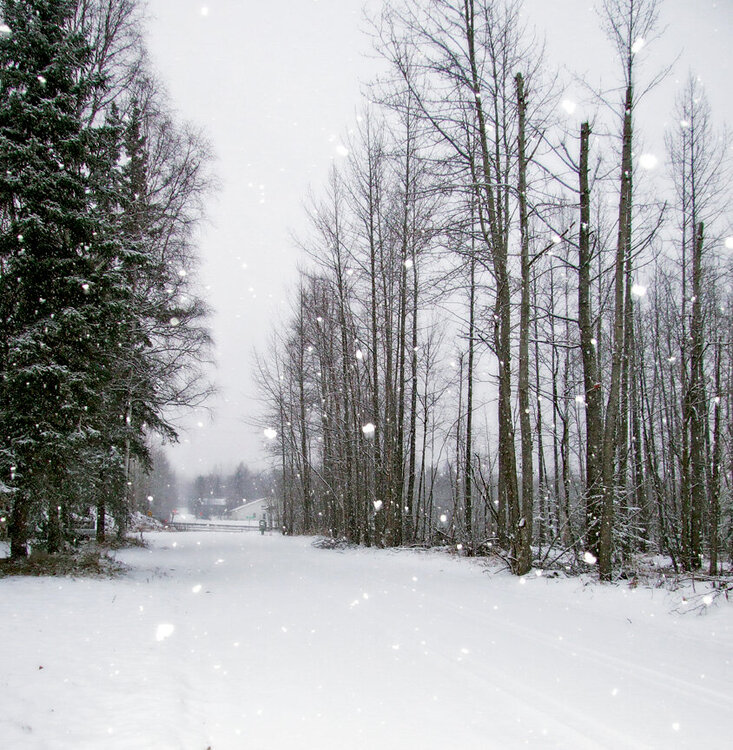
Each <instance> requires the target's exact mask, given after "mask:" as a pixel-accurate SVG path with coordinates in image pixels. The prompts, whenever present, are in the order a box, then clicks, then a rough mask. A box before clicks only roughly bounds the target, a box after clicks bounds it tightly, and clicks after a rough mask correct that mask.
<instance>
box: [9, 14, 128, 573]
mask: <svg viewBox="0 0 733 750" xmlns="http://www.w3.org/2000/svg"><path fill="white" fill-rule="evenodd" d="M73 10H74V3H73V2H70V1H68V0H66V1H65V0H18V1H16V2H10V0H3V2H1V3H0V13H1V14H2V18H3V20H4V22H5V24H6V26H7V28H8V29H9V31H6V33H5V34H4V35H3V38H2V39H0V299H1V300H2V301H1V302H0V375H1V380H0V404H1V405H2V406H0V430H1V432H0V439H1V441H2V442H1V443H0V446H1V447H0V476H2V478H3V481H4V483H5V484H6V485H7V487H8V489H9V491H10V498H11V499H10V510H11V514H10V536H11V556H12V557H16V558H17V557H24V556H26V555H27V552H28V548H27V542H28V540H29V537H30V536H31V535H32V533H33V530H34V527H35V525H36V523H37V522H38V521H39V520H40V519H41V517H42V515H43V510H44V508H43V506H44V504H46V503H47V504H48V514H47V524H48V525H49V526H50V527H55V526H56V525H57V524H56V523H55V521H56V518H57V515H58V512H59V511H58V508H59V506H58V505H57V499H58V496H59V495H60V493H61V490H62V487H63V486H64V483H65V479H66V478H67V477H66V471H65V467H66V466H67V464H68V459H69V457H70V456H72V455H76V454H77V453H78V452H79V451H80V450H88V449H89V445H90V438H91V437H93V436H94V435H95V434H98V433H99V428H100V427H101V420H100V414H101V413H102V411H103V408H102V407H103V403H104V400H105V398H106V394H107V390H106V389H105V387H104V386H105V383H106V382H107V381H108V380H109V375H110V373H109V366H108V359H109V351H110V348H111V346H112V344H113V342H114V340H115V339H116V338H117V336H118V331H119V328H118V325H117V324H118V314H119V313H120V311H121V310H123V309H124V285H123V284H122V281H123V278H122V275H121V269H122V266H123V265H124V263H123V262H122V261H121V260H120V258H119V256H118V253H117V248H116V247H115V243H113V242H111V241H110V239H111V233H110V232H109V231H107V230H106V229H105V227H104V223H103V221H102V219H101V211H100V210H99V199H100V197H101V196H100V190H99V189H95V186H94V184H93V179H92V178H93V176H94V175H95V169H94V156H95V151H96V150H97V148H98V147H99V144H100V140H99V139H100V137H101V136H102V134H103V133H104V131H103V130H97V131H95V130H93V129H92V128H90V127H88V126H85V125H84V124H83V122H82V120H81V112H82V111H83V109H84V106H85V104H86V102H87V101H88V100H89V98H90V97H91V96H92V94H93V92H94V91H95V90H96V89H97V88H98V87H99V86H101V85H102V83H101V81H99V80H96V79H94V78H90V77H85V75H84V74H83V70H84V69H85V64H86V62H87V60H88V58H89V54H90V50H89V47H88V45H87V44H86V42H85V40H84V38H82V37H81V36H80V35H78V34H76V33H74V32H73V31H71V30H70V29H71V24H70V20H71V17H72V13H73ZM96 174H97V175H99V174H100V171H99V169H97V171H96ZM54 535H55V532H54Z"/></svg>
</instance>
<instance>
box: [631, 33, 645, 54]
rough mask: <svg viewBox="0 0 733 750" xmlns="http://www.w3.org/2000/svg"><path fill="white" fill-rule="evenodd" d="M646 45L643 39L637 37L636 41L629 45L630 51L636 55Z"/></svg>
mask: <svg viewBox="0 0 733 750" xmlns="http://www.w3.org/2000/svg"><path fill="white" fill-rule="evenodd" d="M645 44H646V41H645V40H644V38H643V37H638V38H637V40H636V41H635V42H634V43H633V44H632V45H631V51H632V52H633V53H634V54H636V53H637V52H640V51H641V49H642V48H643V47H644V45H645Z"/></svg>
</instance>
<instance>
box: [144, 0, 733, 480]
mask: <svg viewBox="0 0 733 750" xmlns="http://www.w3.org/2000/svg"><path fill="white" fill-rule="evenodd" d="M372 3H373V4H374V5H377V4H378V3H377V1H376V0H372ZM147 4H148V15H149V17H150V18H149V23H148V31H149V47H150V52H151V57H152V59H153V63H154V65H155V67H156V69H157V70H158V72H159V74H160V76H161V78H162V80H163V82H164V83H165V84H166V86H167V87H168V90H169V92H170V94H171V98H172V101H173V105H174V107H175V108H176V110H177V111H178V112H179V114H180V116H181V117H183V118H185V119H187V120H191V121H193V122H195V123H196V124H198V125H200V126H201V127H202V128H203V129H204V130H205V131H206V133H207V135H208V137H209V139H210V141H211V143H212V146H213V149H214V152H215V154H216V157H217V163H216V165H215V168H216V172H217V174H218V176H219V178H220V180H221V183H222V190H221V192H220V194H219V196H218V197H217V198H216V199H214V200H213V201H212V203H211V207H210V211H209V215H210V224H209V226H207V227H206V228H205V229H204V231H203V233H202V238H201V260H202V269H201V271H202V281H203V284H204V285H205V286H206V287H207V289H208V290H207V292H206V295H207V297H208V300H209V302H210V304H211V305H212V307H213V308H214V310H215V314H214V316H213V318H212V321H211V327H212V331H213V334H214V337H215V340H216V345H217V346H216V359H217V364H218V368H217V371H216V373H215V379H216V381H217V383H218V385H219V388H220V395H219V396H218V397H217V398H216V399H214V400H213V401H212V403H211V406H212V407H213V419H212V418H211V417H210V416H209V415H208V414H205V413H201V414H197V415H195V416H194V417H193V419H192V420H189V423H190V427H189V428H188V429H187V430H186V431H185V432H184V433H182V435H181V443H180V444H179V445H177V446H175V447H173V448H171V450H170V452H169V455H170V457H171V460H172V462H173V465H174V468H175V469H176V470H177V471H179V472H181V473H182V474H185V475H186V476H189V477H190V476H194V475H196V474H198V473H203V472H206V471H209V470H210V469H211V468H213V467H214V466H219V467H220V468H222V469H224V470H229V469H231V468H232V467H233V466H234V465H235V464H236V463H237V462H238V461H240V460H241V461H244V462H245V463H248V464H250V465H252V466H255V465H263V458H264V453H263V451H262V447H263V445H264V443H265V442H266V439H265V438H264V436H263V435H262V433H261V431H259V430H256V429H254V428H252V427H249V426H248V425H247V424H245V419H246V418H247V417H249V416H251V415H252V414H253V413H255V412H256V411H257V408H258V407H257V404H256V402H255V400H254V399H255V396H256V391H255V386H254V383H253V378H252V351H253V350H254V349H255V348H258V349H259V350H262V349H263V348H264V347H265V345H266V342H267V337H268V334H269V333H270V331H271V330H272V329H273V327H274V324H275V322H276V321H277V320H279V319H281V318H282V317H285V316H286V313H287V303H286V301H285V300H286V296H287V289H288V287H289V286H291V285H292V283H293V282H294V280H295V279H296V269H297V264H298V261H299V258H300V253H299V251H298V250H297V249H296V248H295V246H294V243H293V241H292V239H291V235H292V232H293V231H296V232H299V231H302V230H303V228H304V211H303V203H304V201H305V199H306V197H307V194H308V191H309V188H313V189H314V190H318V188H319V186H320V185H322V184H323V183H324V182H325V179H326V176H327V173H328V169H329V167H330V164H331V162H332V160H334V159H336V160H339V159H342V158H343V157H341V156H340V155H339V151H338V150H337V147H338V146H339V145H340V144H341V142H342V141H341V137H343V136H345V134H346V132H347V131H348V129H349V127H351V125H352V123H353V122H354V119H355V115H356V112H357V110H358V108H359V106H360V102H361V99H360V82H361V81H366V80H368V79H369V78H370V77H371V75H372V73H373V72H374V71H375V70H376V68H377V63H376V62H375V60H373V59H369V55H370V54H373V53H371V51H370V41H369V39H368V38H366V36H365V35H364V34H363V33H362V29H363V27H364V23H363V20H362V19H363V14H362V5H363V2H362V0H279V2H272V3H270V2H263V1H262V0H148V2H147ZM525 9H526V12H527V15H528V17H529V19H530V20H531V21H532V22H533V23H536V25H537V26H538V28H539V29H540V30H541V29H546V34H547V48H548V52H549V55H550V57H551V58H553V59H560V60H561V61H562V62H563V63H564V65H565V66H566V67H568V68H569V69H571V70H573V71H574V72H576V73H578V74H581V75H587V76H588V81H589V82H591V83H597V82H599V81H600V80H601V79H602V81H603V83H604V84H605V85H609V86H610V85H611V84H612V82H613V80H614V78H613V72H614V70H615V67H614V59H613V57H614V56H613V50H612V49H611V47H610V45H608V43H607V42H606V41H605V40H604V38H603V36H602V35H601V33H600V32H599V31H598V28H597V21H596V16H595V14H594V12H593V1H592V0H525ZM662 18H663V23H664V24H666V25H667V29H666V31H665V34H664V36H663V38H662V39H661V40H660V41H659V42H658V43H656V44H655V47H653V48H651V50H650V54H651V55H652V57H651V58H650V61H649V68H648V69H649V70H650V71H651V70H655V63H656V62H659V64H660V65H661V64H664V63H667V64H669V63H671V62H672V61H673V60H674V58H675V56H676V55H677V54H678V53H681V57H680V59H679V61H678V62H677V64H676V66H675V68H674V72H673V74H672V76H671V77H670V78H669V79H668V81H667V82H666V83H665V85H664V87H663V89H662V90H660V91H659V92H658V93H657V94H655V96H654V98H652V99H650V100H649V103H648V107H647V109H648V111H647V116H646V117H645V118H644V122H643V123H642V122H639V134H640V135H641V136H642V138H643V143H644V146H643V149H644V151H645V152H651V153H655V154H656V155H657V156H658V157H659V160H660V164H663V162H664V149H663V141H662V133H663V128H664V126H665V125H666V122H667V119H668V118H670V117H671V111H672V105H673V100H674V93H675V89H676V88H678V87H679V85H680V84H683V83H684V81H685V79H686V76H687V71H688V70H690V69H693V70H695V72H696V73H697V74H698V75H699V76H700V77H701V78H702V80H703V83H704V84H705V87H706V91H707V94H708V97H709V99H710V102H711V105H712V109H713V117H714V119H715V120H716V121H717V122H723V121H727V122H728V123H733V103H732V102H731V93H730V92H731V87H730V79H731V74H733V64H732V60H733V55H732V54H731V44H732V43H733V0H666V1H665V2H664V3H663V5H662ZM585 114H589V113H584V112H583V111H582V107H578V109H576V111H575V112H574V113H573V115H572V117H573V118H574V119H576V120H577V121H578V122H580V121H581V119H583V117H584V115H585ZM642 114H643V112H642Z"/></svg>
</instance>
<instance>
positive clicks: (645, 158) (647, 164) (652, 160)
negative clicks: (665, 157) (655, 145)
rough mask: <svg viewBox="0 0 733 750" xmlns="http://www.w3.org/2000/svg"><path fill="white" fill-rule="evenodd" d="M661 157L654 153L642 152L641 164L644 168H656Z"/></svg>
mask: <svg viewBox="0 0 733 750" xmlns="http://www.w3.org/2000/svg"><path fill="white" fill-rule="evenodd" d="M658 164H659V159H657V157H656V156H655V155H654V154H642V155H641V156H640V157H639V166H640V167H641V168H642V169H656V168H657V165H658Z"/></svg>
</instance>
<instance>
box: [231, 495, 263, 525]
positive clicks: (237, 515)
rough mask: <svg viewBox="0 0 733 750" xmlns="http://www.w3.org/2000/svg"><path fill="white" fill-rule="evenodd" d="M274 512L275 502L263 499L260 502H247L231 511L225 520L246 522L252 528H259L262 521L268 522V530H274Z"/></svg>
mask: <svg viewBox="0 0 733 750" xmlns="http://www.w3.org/2000/svg"><path fill="white" fill-rule="evenodd" d="M274 512H275V507H274V503H273V501H272V500H270V499H268V498H264V497H263V498H260V499H259V500H249V501H245V503H244V504H243V505H240V506H239V507H237V508H233V509H232V510H230V511H229V512H228V513H227V514H226V515H225V516H224V518H226V519H227V520H230V521H244V522H245V523H249V524H251V525H252V526H257V525H258V524H259V522H260V521H266V522H267V526H268V528H273V527H274V525H275V524H274V521H275V518H274Z"/></svg>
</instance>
